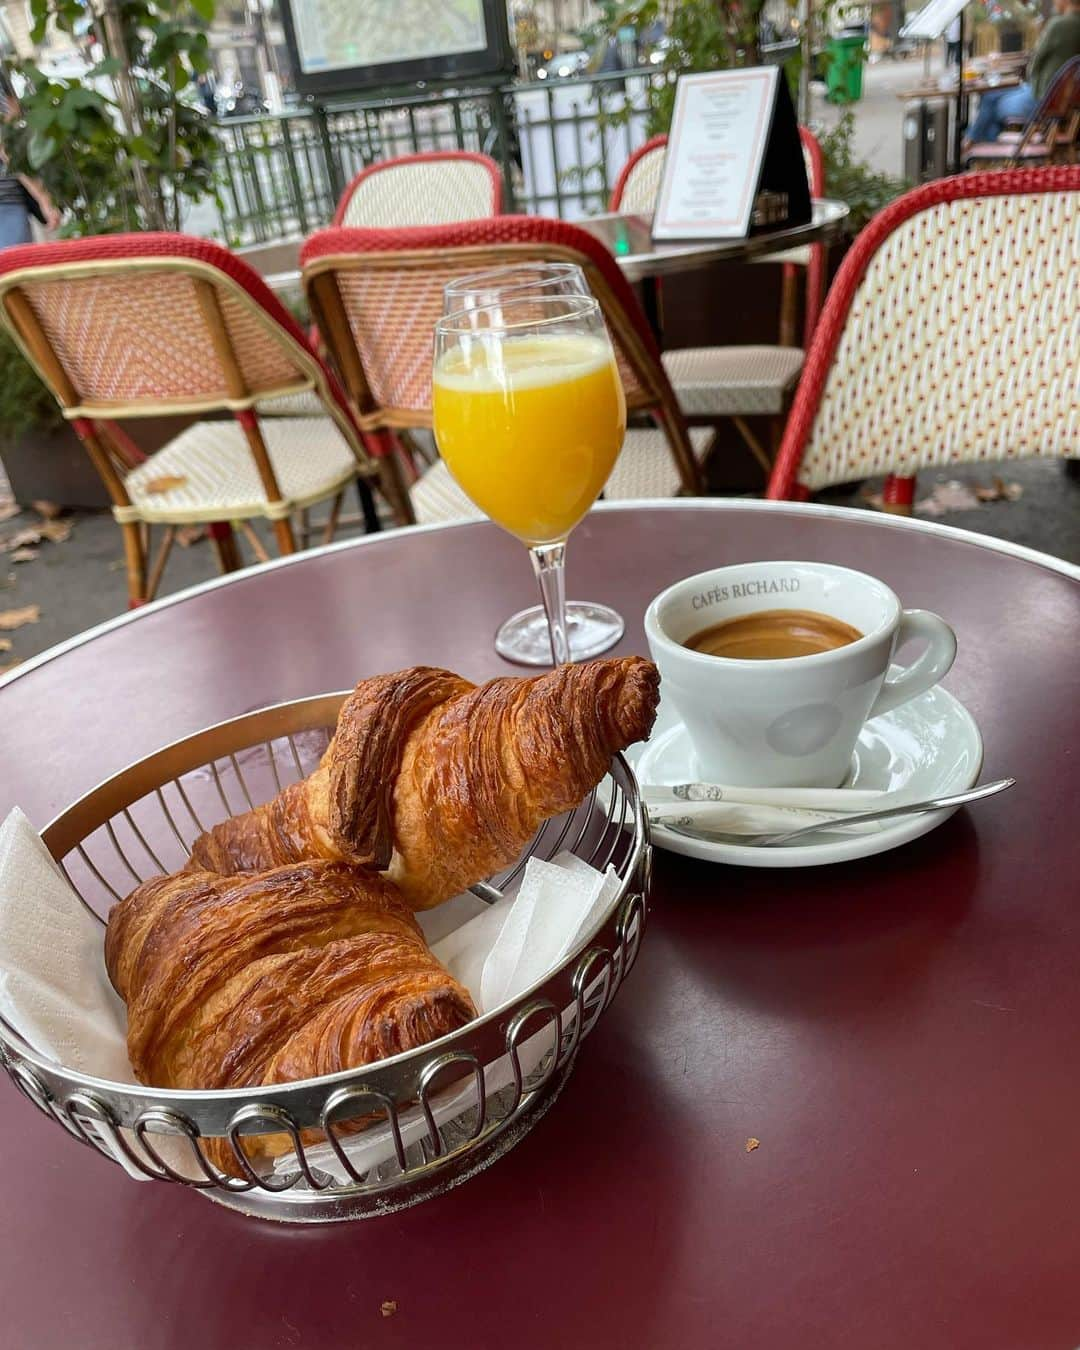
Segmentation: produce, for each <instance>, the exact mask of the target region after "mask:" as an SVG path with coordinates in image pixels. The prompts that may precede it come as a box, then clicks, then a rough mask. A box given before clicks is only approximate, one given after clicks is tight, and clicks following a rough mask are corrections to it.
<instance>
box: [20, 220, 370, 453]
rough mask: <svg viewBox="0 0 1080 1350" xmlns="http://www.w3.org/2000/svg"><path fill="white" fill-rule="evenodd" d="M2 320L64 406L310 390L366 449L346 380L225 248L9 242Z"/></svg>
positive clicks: (243, 401) (103, 240) (140, 406)
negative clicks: (329, 367)
mask: <svg viewBox="0 0 1080 1350" xmlns="http://www.w3.org/2000/svg"><path fill="white" fill-rule="evenodd" d="M0 317H2V318H3V320H4V322H5V323H6V325H7V327H8V328H9V329H10V330H11V332H12V334H13V335H14V337H15V339H16V340H17V341H18V342H19V344H20V346H21V348H22V350H23V352H24V353H25V355H26V356H27V357H28V358H29V359H30V361H31V362H32V363H33V365H34V366H35V367H36V369H37V371H38V374H39V375H41V376H42V378H43V379H44V380H45V381H46V383H47V384H48V385H49V387H50V388H51V389H52V391H53V393H54V394H55V395H56V397H57V399H58V401H59V402H60V404H61V406H62V407H63V408H64V413H65V416H67V417H68V418H70V419H73V420H74V419H78V418H88V419H91V420H92V419H95V418H107V419H110V420H115V419H121V418H125V417H146V416H149V415H151V414H155V413H162V412H171V413H201V412H207V411H211V410H215V409H228V410H230V411H232V412H234V413H239V412H242V411H245V410H248V409H251V408H252V407H253V406H254V405H255V403H256V402H257V401H259V400H262V399H267V398H273V397H276V396H279V395H285V394H295V393H299V392H302V391H306V390H311V391H312V392H314V393H315V394H316V396H317V397H318V398H319V399H320V400H321V401H322V403H323V405H324V407H325V408H326V411H327V413H328V414H329V415H330V416H332V417H333V418H334V420H335V422H337V424H338V425H339V427H340V428H341V430H342V432H343V434H345V436H346V437H347V439H348V440H349V443H350V444H351V445H353V447H354V449H356V448H357V431H356V427H355V424H354V423H353V421H352V416H351V413H350V411H349V408H348V403H347V400H346V399H345V396H344V393H343V391H342V389H341V386H340V385H339V384H338V382H337V380H336V377H334V376H333V375H332V374H331V373H330V372H329V371H328V370H327V369H326V367H325V366H324V365H323V364H322V362H321V361H320V360H319V357H318V356H317V355H316V354H315V352H314V351H313V350H312V349H311V347H310V345H309V343H308V340H307V338H306V336H305V335H304V332H303V330H302V329H301V328H300V326H299V324H298V323H297V322H296V320H295V319H294V318H293V317H292V315H291V314H289V312H288V311H287V310H286V309H285V308H284V306H283V305H282V304H281V303H280V302H279V301H278V300H277V298H276V297H275V296H274V295H273V293H272V292H271V291H270V290H269V289H268V287H267V286H266V284H265V283H264V282H263V280H262V279H261V278H260V277H259V276H258V275H257V274H256V273H255V272H253V271H252V269H251V268H250V267H249V266H248V265H247V264H246V263H244V262H242V261H241V260H240V259H239V258H236V257H234V256H233V255H232V254H231V253H229V252H228V250H227V249H224V248H222V247H221V246H220V245H218V244H215V243H212V242H211V241H210V240H208V239H196V238H193V237H191V236H188V235H180V234H152V233H147V234H128V235H125V234H119V235H109V236H104V237H100V238H88V239H70V240H65V241H61V242H58V243H51V244H27V245H23V246H20V247H17V248H10V249H4V250H3V251H0Z"/></svg>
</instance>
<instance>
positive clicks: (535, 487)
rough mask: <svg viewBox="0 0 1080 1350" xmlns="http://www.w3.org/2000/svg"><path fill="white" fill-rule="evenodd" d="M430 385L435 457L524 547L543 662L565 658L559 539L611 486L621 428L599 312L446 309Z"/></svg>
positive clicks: (579, 299) (503, 303)
mask: <svg viewBox="0 0 1080 1350" xmlns="http://www.w3.org/2000/svg"><path fill="white" fill-rule="evenodd" d="M432 385H433V387H432V410H433V424H434V431H435V439H436V441H437V442H438V446H439V453H440V454H441V455H442V457H443V459H444V460H445V461H446V465H447V468H448V469H449V470H450V472H451V474H453V476H454V478H455V479H456V480H457V482H458V484H459V485H460V486H461V488H462V490H463V491H464V492H465V493H466V495H467V496H468V497H469V498H470V499H471V500H472V501H473V502H475V503H476V505H477V506H478V507H480V509H481V510H482V511H484V512H485V514H486V515H488V516H489V517H490V518H491V519H492V520H493V521H494V522H495V523H496V524H497V525H501V526H502V528H503V529H504V530H507V531H509V533H511V534H513V535H516V536H517V538H519V539H521V540H522V541H523V542H524V543H525V544H527V545H528V547H529V550H530V554H531V557H532V562H533V568H534V570H535V572H536V576H537V580H538V581H539V584H540V595H541V599H542V601H543V609H544V614H545V616H546V618H547V638H548V644H549V650H550V655H551V659H552V660H553V661H554V662H555V664H556V665H561V664H563V663H564V662H567V661H570V660H572V659H573V657H572V655H571V650H570V644H569V639H568V632H567V621H566V598H565V595H566V593H565V581H564V575H565V574H564V560H565V555H566V540H567V538H568V536H569V534H570V532H571V530H572V529H573V528H574V526H575V525H576V524H577V523H578V521H579V520H581V518H582V517H583V516H584V515H585V513H586V512H587V511H588V510H589V507H590V506H592V504H593V502H594V501H595V500H596V498H597V496H598V495H599V493H600V491H601V489H602V488H603V486H604V483H605V482H606V481H607V477H608V475H609V474H610V472H611V470H612V467H613V466H614V464H615V460H616V459H617V457H618V454H619V451H620V449H621V448H622V443H623V436H624V435H625V432H626V400H625V398H624V396H623V389H622V381H621V380H620V378H619V372H618V370H617V369H616V366H615V354H614V352H613V351H612V348H611V342H610V340H609V338H608V334H607V329H606V327H605V325H604V320H603V316H602V315H601V313H600V306H599V305H598V304H597V302H596V301H595V300H594V299H592V298H591V297H590V296H582V295H544V294H532V293H525V292H523V293H521V294H517V295H515V294H509V293H508V294H507V295H506V297H505V298H501V299H500V300H499V302H498V303H497V304H493V305H489V306H481V307H479V308H475V309H466V310H459V311H457V312H455V313H453V314H444V315H443V317H442V318H441V319H440V320H439V321H438V323H437V324H436V326H435V368H434V374H433V381H432ZM526 613H527V611H526ZM521 617H522V616H521V615H518V616H515V618H516V619H520V618H521ZM513 623H514V620H511V621H510V624H511V625H513ZM504 630H505V625H504ZM500 650H503V649H502V648H500ZM601 650H603V649H601ZM575 654H576V653H575Z"/></svg>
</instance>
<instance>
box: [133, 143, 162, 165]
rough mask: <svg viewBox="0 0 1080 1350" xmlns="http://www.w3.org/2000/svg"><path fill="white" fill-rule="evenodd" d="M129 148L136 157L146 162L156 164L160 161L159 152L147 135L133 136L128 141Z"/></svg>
mask: <svg viewBox="0 0 1080 1350" xmlns="http://www.w3.org/2000/svg"><path fill="white" fill-rule="evenodd" d="M128 149H129V150H130V151H131V153H132V154H133V155H134V156H135V158H136V159H141V160H142V161H143V163H144V164H156V163H157V161H158V152H157V150H156V149H155V148H154V146H153V145H151V143H150V142H149V141H148V140H147V139H146V137H145V136H132V138H131V140H130V141H129V142H128Z"/></svg>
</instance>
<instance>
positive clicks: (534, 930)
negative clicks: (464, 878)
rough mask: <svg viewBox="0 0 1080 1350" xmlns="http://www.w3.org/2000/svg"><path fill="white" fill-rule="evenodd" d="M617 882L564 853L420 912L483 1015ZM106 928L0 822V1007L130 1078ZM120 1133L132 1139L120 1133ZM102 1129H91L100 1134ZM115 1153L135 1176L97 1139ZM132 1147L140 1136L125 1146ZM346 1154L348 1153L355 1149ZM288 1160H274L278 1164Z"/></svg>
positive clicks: (538, 1048)
mask: <svg viewBox="0 0 1080 1350" xmlns="http://www.w3.org/2000/svg"><path fill="white" fill-rule="evenodd" d="M618 891H619V878H618V876H617V874H616V873H615V872H614V870H613V869H612V868H608V870H607V872H606V873H603V874H601V873H600V872H598V871H596V870H595V868H592V867H590V866H589V865H588V864H587V863H585V862H583V861H582V860H581V859H580V858H576V857H574V856H573V855H572V854H568V853H564V854H560V855H559V857H558V858H556V859H555V860H554V861H553V862H543V861H541V860H540V859H538V858H530V859H529V861H528V863H527V864H526V867H525V870H524V874H523V876H522V879H521V884H520V886H519V887H518V888H517V890H516V892H514V893H512V894H508V895H507V896H505V897H504V898H503V899H502V900H500V901H498V902H497V903H496V904H494V905H490V906H489V905H486V904H484V903H483V901H481V900H479V899H477V898H476V897H475V896H473V895H463V896H458V897H457V898H456V899H454V900H451V901H449V902H447V904H445V905H440V906H439V907H437V908H436V909H434V910H430V911H428V912H426V913H424V914H421V915H420V916H419V920H420V924H421V927H422V928H423V929H424V931H425V935H426V936H427V938H428V941H429V942H430V943H431V947H432V951H433V952H434V954H435V955H436V956H437V957H438V958H439V960H440V961H442V963H443V964H444V965H445V966H446V967H447V969H448V970H449V971H450V973H451V974H452V975H453V976H454V977H455V979H457V980H459V981H460V982H461V983H462V984H463V985H465V987H466V988H467V989H468V990H469V992H470V993H471V994H472V996H473V1001H474V1002H475V1003H476V1006H477V1009H478V1010H479V1011H480V1012H481V1013H482V1014H483V1013H487V1012H491V1011H493V1010H495V1009H496V1008H498V1007H499V1006H500V1005H501V1004H503V1003H506V1002H508V1001H510V1000H512V999H514V998H516V997H517V996H518V995H519V994H520V993H524V991H525V990H526V989H528V988H530V987H531V986H532V985H534V984H535V983H537V982H538V981H539V980H541V979H543V977H544V976H545V975H546V974H547V973H548V972H549V971H551V970H552V969H554V968H555V967H556V966H557V965H558V964H559V963H560V962H561V961H562V960H564V958H565V957H566V956H567V955H568V954H569V953H570V952H571V951H572V950H573V949H574V947H575V946H576V945H577V944H578V943H579V942H580V941H581V940H582V939H583V938H584V937H585V936H586V934H587V933H588V931H589V929H590V928H592V927H593V926H594V925H596V924H598V923H599V922H600V920H601V918H602V917H603V916H604V915H605V914H606V913H607V912H609V911H610V908H611V906H612V905H613V904H614V903H615V900H616V898H617V896H618ZM104 938H105V929H104V927H103V926H102V924H100V923H99V922H98V921H97V920H96V919H95V918H94V917H93V916H92V915H91V914H90V913H89V912H88V911H87V910H86V908H85V907H84V905H83V904H82V902H81V900H80V899H79V897H78V896H77V895H76V893H75V891H74V890H73V889H72V887H71V886H70V885H69V883H68V881H67V879H66V878H65V877H64V875H63V873H62V872H61V871H60V869H59V868H58V867H57V865H56V864H55V863H54V862H53V860H52V858H51V857H50V856H49V853H48V850H47V849H46V848H45V846H44V844H43V843H42V842H41V839H40V838H39V836H38V834H37V832H36V831H35V830H34V828H33V826H32V825H31V824H30V822H29V821H28V820H27V818H26V816H25V815H23V813H22V812H21V811H19V810H18V809H16V810H14V811H12V812H11V814H10V815H9V816H8V818H7V819H6V820H5V821H4V822H3V824H2V825H0V1016H2V1017H3V1018H4V1020H5V1021H6V1022H8V1023H9V1024H10V1025H11V1027H12V1028H13V1029H14V1030H15V1031H16V1032H17V1033H18V1034H19V1035H20V1036H22V1037H23V1038H24V1039H25V1040H26V1042H27V1043H28V1044H29V1045H31V1046H32V1047H33V1048H34V1049H35V1050H36V1051H38V1053H40V1054H42V1055H45V1056H48V1057H49V1058H51V1059H53V1060H55V1061H56V1063H58V1064H61V1065H63V1066H64V1067H66V1068H71V1069H77V1070H79V1071H80V1072H83V1073H88V1074H93V1075H95V1076H96V1077H99V1078H104V1079H108V1080H110V1081H112V1082H119V1083H134V1082H135V1081H136V1079H135V1076H134V1074H133V1073H132V1070H131V1065H130V1063H129V1062H128V1057H127V1044H126V1027H127V1021H126V1013H125V1009H124V1005H123V1002H122V1000H121V999H120V998H119V997H118V996H117V994H116V993H115V991H114V990H113V988H112V986H111V984H110V983H109V978H108V975H107V974H106V972H105V960H104ZM553 1040H554V1038H553V1035H552V1033H551V1029H550V1027H549V1028H546V1029H545V1030H543V1031H541V1032H540V1033H538V1034H535V1035H533V1036H532V1037H530V1040H529V1041H528V1042H527V1043H526V1049H525V1050H524V1051H523V1054H522V1060H523V1067H524V1071H525V1072H526V1073H528V1072H530V1071H531V1070H532V1069H533V1068H534V1067H535V1066H536V1065H537V1064H538V1063H539V1062H540V1061H541V1059H542V1057H543V1055H544V1054H545V1053H547V1051H548V1050H550V1049H551V1047H552V1045H553ZM487 1077H488V1083H487V1087H488V1090H489V1091H496V1090H498V1089H499V1088H500V1087H504V1086H506V1084H507V1083H509V1082H510V1081H511V1078H512V1073H511V1066H510V1064H509V1061H508V1060H507V1059H506V1058H505V1057H504V1059H503V1061H501V1062H500V1063H499V1064H497V1065H496V1066H495V1067H494V1069H489V1072H488V1075H487ZM474 1093H475V1084H473V1083H470V1084H468V1085H467V1086H466V1088H464V1089H460V1090H458V1091H457V1092H455V1093H452V1094H444V1095H443V1096H442V1097H441V1098H440V1100H439V1103H438V1107H437V1109H436V1112H435V1114H436V1119H437V1120H438V1121H439V1123H440V1124H442V1123H444V1122H445V1121H447V1120H450V1119H452V1118H453V1116H454V1115H455V1114H460V1113H461V1111H463V1110H465V1109H466V1108H467V1106H468V1104H469V1101H468V1098H469V1095H470V1094H474ZM425 1131H426V1123H425V1121H424V1119H423V1117H422V1115H420V1114H419V1113H418V1112H413V1113H412V1115H411V1117H409V1118H407V1119H406V1120H405V1121H404V1126H403V1134H404V1136H405V1142H406V1144H408V1143H410V1142H412V1140H413V1139H415V1138H418V1137H419V1135H420V1134H421V1133H422V1132H425ZM124 1133H125V1137H129V1136H128V1135H127V1132H126V1131H125V1132H124ZM99 1137H100V1136H99ZM155 1141H156V1143H157V1146H158V1150H159V1152H160V1153H162V1155H163V1156H165V1157H166V1158H167V1160H168V1161H169V1162H170V1163H171V1164H172V1165H173V1166H175V1167H177V1169H178V1170H182V1171H189V1170H190V1169H191V1164H190V1162H189V1163H187V1165H186V1166H185V1165H184V1162H183V1160H184V1159H186V1158H187V1149H186V1145H181V1144H179V1143H177V1142H176V1141H173V1146H172V1147H171V1148H170V1147H169V1144H170V1141H169V1140H168V1139H167V1138H165V1137H162V1136H156V1137H155ZM104 1142H105V1143H106V1145H107V1146H108V1147H109V1149H110V1152H112V1153H113V1156H115V1157H116V1158H117V1160H118V1161H119V1162H121V1163H122V1164H123V1165H124V1166H125V1168H126V1170H128V1171H129V1172H130V1173H131V1175H132V1176H136V1177H140V1178H142V1173H140V1172H139V1171H137V1170H136V1169H135V1168H133V1167H132V1166H131V1165H130V1163H128V1162H127V1160H126V1159H125V1158H124V1157H123V1152H122V1150H119V1149H115V1148H113V1147H112V1145H111V1144H110V1143H109V1141H108V1139H107V1138H105V1139H104ZM132 1147H133V1149H134V1151H135V1152H136V1153H139V1152H140V1150H139V1148H138V1146H137V1145H135V1144H133V1145H132ZM346 1147H347V1150H348V1152H349V1155H350V1158H351V1159H354V1162H353V1165H354V1166H357V1167H358V1168H362V1169H367V1168H368V1167H373V1166H376V1165H377V1164H378V1163H380V1162H382V1161H385V1160H386V1159H389V1158H391V1157H392V1156H393V1154H394V1143H393V1137H392V1135H391V1133H390V1130H389V1128H388V1127H385V1128H382V1129H379V1128H374V1129H371V1130H368V1131H365V1132H364V1133H363V1134H360V1135H356V1136H353V1137H352V1138H351V1139H350V1140H348V1141H347V1144H346ZM308 1152H309V1156H310V1157H311V1160H312V1162H313V1164H314V1165H315V1166H321V1167H324V1168H325V1169H326V1170H328V1171H335V1170H336V1171H338V1172H340V1171H341V1170H342V1169H341V1168H340V1163H339V1161H338V1160H337V1158H336V1155H334V1153H333V1150H332V1149H331V1148H330V1147H329V1145H324V1146H322V1148H319V1149H310V1150H309V1151H308ZM354 1155H355V1158H354ZM293 1165H294V1163H293V1162H292V1160H291V1159H289V1158H282V1159H279V1160H278V1162H277V1164H276V1170H278V1171H287V1170H289V1169H290V1167H291V1166H293Z"/></svg>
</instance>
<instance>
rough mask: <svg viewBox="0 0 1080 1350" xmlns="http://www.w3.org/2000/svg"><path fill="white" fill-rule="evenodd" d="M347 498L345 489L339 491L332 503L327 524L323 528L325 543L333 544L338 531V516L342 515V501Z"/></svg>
mask: <svg viewBox="0 0 1080 1350" xmlns="http://www.w3.org/2000/svg"><path fill="white" fill-rule="evenodd" d="M344 500H345V489H344V488H342V490H341V491H340V492H339V493H338V495H337V496H336V497H335V498H334V500H333V501H332V502H331V503H330V514H329V515H328V516H327V518H326V525H325V526H324V528H323V543H324V544H332V543H333V542H334V535H335V534H336V533H337V523H338V516H340V515H341V503H342V502H343V501H344Z"/></svg>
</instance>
